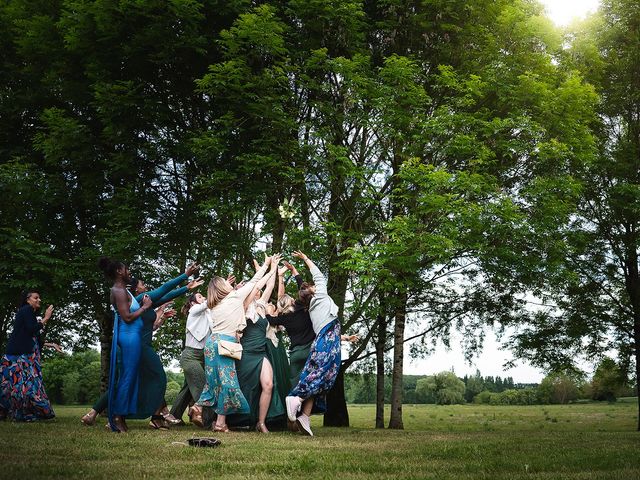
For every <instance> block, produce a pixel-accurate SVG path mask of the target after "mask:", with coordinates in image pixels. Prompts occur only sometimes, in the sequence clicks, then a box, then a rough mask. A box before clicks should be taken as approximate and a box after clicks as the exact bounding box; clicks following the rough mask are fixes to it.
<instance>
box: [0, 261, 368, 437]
mask: <svg viewBox="0 0 640 480" xmlns="http://www.w3.org/2000/svg"><path fill="white" fill-rule="evenodd" d="M294 256H295V257H297V258H299V259H300V260H302V261H304V262H305V263H306V265H307V267H308V268H309V271H310V273H311V275H312V277H313V283H307V282H305V281H303V279H302V276H301V275H300V274H299V272H298V270H297V269H296V268H295V267H294V266H293V265H291V264H290V263H288V262H286V261H285V262H284V265H283V266H280V262H281V260H282V258H281V256H280V255H274V256H272V257H269V256H267V257H265V260H264V263H263V264H262V265H260V264H258V262H256V261H255V260H254V268H255V274H254V276H253V277H252V278H251V279H250V280H248V281H246V282H240V283H238V284H236V282H235V278H234V277H233V276H229V277H227V278H223V277H219V276H214V277H213V278H212V279H211V281H210V282H209V285H208V288H207V295H206V297H205V296H203V295H202V294H200V293H198V292H193V291H194V290H195V289H197V288H198V287H199V286H201V285H202V284H203V283H204V282H203V280H202V279H200V278H196V279H194V280H191V281H189V278H190V277H192V276H194V275H196V274H197V272H198V270H199V266H198V265H197V264H195V263H194V264H192V265H190V266H189V267H188V268H187V269H186V270H185V272H184V273H183V274H182V275H180V276H178V277H176V278H174V279H171V280H170V281H168V282H166V283H165V284H163V285H162V286H160V287H159V288H157V289H154V290H150V291H149V290H148V289H147V286H146V284H145V282H144V281H143V280H142V279H140V278H136V277H134V276H133V275H131V273H130V271H129V269H128V267H127V266H126V265H125V264H124V263H122V262H120V261H114V260H111V259H108V258H102V259H101V260H100V262H99V267H100V269H101V270H102V271H103V272H104V274H105V276H106V277H107V278H108V279H109V280H110V281H111V282H112V283H113V286H112V287H111V292H110V304H111V305H112V308H113V310H114V312H115V315H114V317H115V318H114V325H113V344H112V349H111V359H110V370H109V371H110V377H109V386H108V390H107V391H106V392H105V393H104V394H103V395H102V396H101V397H100V398H99V399H98V400H97V401H96V403H95V404H94V405H93V407H92V409H91V410H90V411H89V412H87V413H86V414H85V415H83V416H82V418H81V421H82V423H83V424H85V425H94V424H95V423H96V421H97V417H98V415H99V414H100V413H102V412H104V411H105V410H108V414H109V421H108V423H107V427H108V428H109V429H110V430H112V431H114V432H126V431H127V429H128V427H127V423H126V420H127V419H132V418H136V419H145V418H150V422H149V425H150V426H151V427H152V428H154V429H167V428H169V427H170V426H171V425H177V424H181V423H182V417H183V414H184V412H185V410H187V409H188V416H189V418H190V420H191V422H192V423H193V424H195V425H197V426H199V427H201V428H208V429H212V430H213V431H216V432H228V431H229V430H230V427H231V428H242V427H245V428H246V427H250V428H255V430H256V431H257V432H261V433H267V432H269V429H284V428H287V427H288V428H289V429H290V430H292V431H299V432H301V433H303V434H306V435H313V432H312V430H311V426H310V420H309V417H310V415H311V414H312V413H321V412H324V410H325V408H326V404H325V399H324V396H325V394H326V393H327V392H328V391H329V390H330V389H331V388H332V387H333V384H334V382H335V379H336V376H337V374H338V371H339V369H340V351H341V347H340V342H341V340H345V341H352V342H353V341H356V340H357V336H345V335H341V333H340V323H339V321H338V306H337V305H336V304H335V302H334V301H333V300H332V299H331V297H330V296H329V295H328V292H327V282H326V279H325V277H324V275H323V274H322V273H321V272H320V270H319V269H318V267H317V266H316V265H315V264H314V263H313V262H312V261H311V260H310V259H309V258H308V257H307V256H306V255H305V254H304V253H302V252H300V251H297V252H295V253H294ZM287 271H290V273H291V276H293V277H294V278H295V280H296V283H297V287H298V294H297V298H293V297H292V296H290V295H288V294H287V293H286V289H285V279H284V276H285V274H286V272H287ZM276 279H277V281H278V289H277V297H276V301H275V302H271V298H272V294H273V290H274V288H275V284H276ZM185 282H186V285H185V286H181V285H182V284H184V283H185ZM190 291H191V294H190V296H189V297H188V299H187V301H186V302H185V305H184V307H183V308H182V313H183V314H184V315H185V316H186V317H187V321H186V337H185V346H184V350H183V352H182V354H181V356H180V365H181V367H182V369H183V371H184V376H185V382H184V386H183V388H182V390H181V391H180V392H179V394H178V396H177V397H176V399H175V401H174V402H173V405H172V409H171V411H169V409H168V406H167V403H166V402H165V399H164V396H165V390H166V385H167V378H166V374H165V372H164V368H163V366H162V362H161V360H160V357H159V356H158V354H157V352H156V351H155V350H154V348H153V344H152V338H153V332H154V330H156V329H157V328H159V327H160V326H161V325H162V324H163V322H164V321H165V320H166V319H167V318H171V317H174V316H175V315H176V311H175V310H174V309H173V307H172V302H173V300H174V299H175V298H177V297H180V296H183V295H185V294H187V293H188V292H190ZM41 302H42V301H41V298H40V293H39V292H37V291H35V290H29V291H27V292H26V293H25V294H24V296H23V299H22V304H21V306H20V308H19V310H18V312H17V313H16V316H15V319H14V326H13V331H12V333H11V335H10V338H9V341H8V344H7V351H6V354H5V355H4V356H3V357H2V360H1V362H0V419H3V418H6V417H9V418H12V419H14V420H17V421H33V420H43V419H50V418H53V417H54V416H55V414H54V412H53V409H52V408H51V404H50V402H49V399H48V397H47V395H46V392H45V390H44V385H43V382H42V372H41V366H40V351H41V349H42V347H43V346H50V347H53V348H55V349H57V350H59V351H61V349H60V347H59V345H56V344H52V343H45V342H44V331H45V328H46V325H47V322H48V321H49V319H50V318H51V315H52V312H53V307H52V306H49V307H48V308H47V309H46V312H45V314H44V316H43V317H38V313H39V312H40V308H41ZM285 332H286V334H287V335H288V337H289V339H288V345H289V351H288V354H287V351H286V350H285V342H284V337H283V335H284V333H285Z"/></svg>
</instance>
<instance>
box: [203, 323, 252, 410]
mask: <svg viewBox="0 0 640 480" xmlns="http://www.w3.org/2000/svg"><path fill="white" fill-rule="evenodd" d="M220 340H227V341H230V342H235V341H236V339H235V337H232V336H231V335H225V334H223V333H212V334H211V335H210V336H209V338H207V343H206V344H205V346H204V373H205V376H206V382H205V385H204V389H203V390H202V395H200V399H199V400H198V402H197V404H198V405H202V406H203V407H213V409H214V411H215V412H216V413H217V414H218V415H230V414H232V413H249V404H248V403H247V400H246V399H245V398H244V395H243V394H242V390H240V385H239V384H238V375H237V372H236V364H235V361H234V359H233V358H230V357H225V356H224V355H220V354H219V353H218V342H219V341H220Z"/></svg>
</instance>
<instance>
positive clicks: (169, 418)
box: [162, 413, 182, 425]
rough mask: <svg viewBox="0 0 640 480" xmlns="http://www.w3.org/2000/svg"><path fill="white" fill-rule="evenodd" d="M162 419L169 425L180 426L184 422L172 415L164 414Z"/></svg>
mask: <svg viewBox="0 0 640 480" xmlns="http://www.w3.org/2000/svg"><path fill="white" fill-rule="evenodd" d="M162 418H163V419H164V421H165V422H167V423H168V424H169V425H178V424H179V423H180V422H182V420H178V419H177V418H176V417H174V416H173V415H172V414H171V413H163V414H162Z"/></svg>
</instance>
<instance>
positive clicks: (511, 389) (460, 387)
mask: <svg viewBox="0 0 640 480" xmlns="http://www.w3.org/2000/svg"><path fill="white" fill-rule="evenodd" d="M166 373H167V392H166V395H165V398H166V400H167V403H169V404H171V403H172V402H173V400H174V399H175V397H176V395H177V393H178V391H179V390H180V388H181V386H182V383H183V381H184V376H183V374H182V372H178V373H176V372H171V371H167V372H166ZM42 375H43V377H44V382H45V389H46V391H47V394H48V395H49V398H50V399H51V401H52V402H53V403H56V404H63V405H70V404H91V403H93V402H95V400H96V399H97V398H98V396H99V395H100V354H99V353H98V352H97V351H95V350H87V351H84V352H75V353H73V354H72V355H64V356H58V355H51V354H49V355H48V358H45V360H44V362H43V366H42ZM403 385H404V391H403V402H404V403H413V404H415V403H431V404H443V405H450V404H457V403H486V404H493V405H534V404H549V403H569V402H574V401H577V400H604V401H615V400H616V399H617V398H618V397H621V396H625V397H626V396H635V395H636V389H635V387H634V385H635V382H629V380H628V379H627V378H625V375H624V374H623V373H622V371H621V369H620V368H619V366H618V365H617V364H616V362H615V361H613V360H611V359H610V358H605V359H603V360H602V361H601V362H600V364H599V366H598V368H597V369H596V371H595V373H594V375H593V377H592V378H591V379H588V380H587V379H585V378H584V376H583V375H581V374H580V373H579V372H554V373H550V374H549V375H547V376H546V377H545V378H544V379H543V380H542V381H541V382H540V384H535V383H515V382H514V380H513V378H512V377H504V378H503V377H500V376H496V377H493V376H486V377H485V376H482V375H481V374H480V372H477V373H476V374H475V375H473V376H467V375H465V376H464V377H462V378H459V377H458V376H456V374H455V373H453V372H449V371H444V372H440V373H438V374H436V375H404V382H403ZM345 393H346V398H347V402H348V403H375V401H376V376H375V374H366V373H365V374H358V373H347V374H346V375H345ZM390 399H391V376H390V375H389V376H387V377H385V403H390Z"/></svg>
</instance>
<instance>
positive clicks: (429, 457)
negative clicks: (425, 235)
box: [0, 403, 640, 480]
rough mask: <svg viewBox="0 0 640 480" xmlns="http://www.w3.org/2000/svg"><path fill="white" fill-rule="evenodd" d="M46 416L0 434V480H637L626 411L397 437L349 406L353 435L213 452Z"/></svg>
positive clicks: (250, 441)
mask: <svg viewBox="0 0 640 480" xmlns="http://www.w3.org/2000/svg"><path fill="white" fill-rule="evenodd" d="M55 410H56V413H57V418H56V419H55V420H53V421H50V422H41V423H32V424H17V423H11V422H0V441H1V442H2V449H0V466H1V467H0V478H11V479H18V478H26V479H36V478H62V477H64V478H87V477H89V478H107V479H116V478H130V479H134V478H154V479H155V478H202V479H207V480H212V479H225V480H228V479H237V478H238V479H239V478H252V479H261V478H286V479H290V480H293V479H314V480H315V479H322V478H327V479H332V480H338V479H365V478H366V479H369V478H389V479H391V478H393V479H396V478H421V479H422V478H437V479H476V478H478V479H483V478H486V479H519V478H523V479H524V478H526V479H605V478H606V479H624V480H630V479H636V478H640V455H638V453H639V449H640V433H639V432H636V422H637V417H636V412H637V406H636V405H635V404H634V403H616V404H577V405H562V406H560V405H544V406H530V407H503V406H500V407H494V406H484V405H459V406H451V407H445V406H435V405H416V406H412V405H405V406H404V423H405V430H404V431H391V430H375V429H373V428H372V426H373V418H374V407H373V406H371V405H352V406H350V408H349V412H350V415H351V423H352V427H351V428H347V429H338V428H322V427H321V423H322V419H321V417H314V418H313V425H314V433H315V434H316V436H315V437H313V438H309V437H302V436H299V435H294V434H290V433H286V432H283V433H272V434H270V435H259V434H257V433H249V432H236V433H231V434H227V435H224V434H223V435H220V434H218V435H217V436H218V437H219V438H221V439H222V441H223V445H222V446H221V447H219V448H216V449H197V448H193V447H187V446H184V445H182V444H179V443H174V442H184V441H185V440H186V439H187V438H189V437H191V436H192V435H200V436H202V435H207V432H203V431H201V430H197V429H195V428H192V427H190V426H187V427H178V428H174V429H172V430H171V431H169V432H158V431H152V430H150V429H149V428H148V427H147V423H146V422H143V421H131V422H129V426H130V432H129V433H128V434H126V435H117V434H111V433H109V432H107V431H106V430H105V429H104V427H103V424H104V421H103V422H102V423H101V424H100V426H96V427H92V428H87V427H83V426H82V425H81V424H80V422H79V418H80V415H81V414H82V413H84V412H85V411H86V407H63V406H58V407H57V408H56V409H55ZM388 415H389V413H388V412H387V417H386V418H387V419H388ZM210 435H211V434H210Z"/></svg>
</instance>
